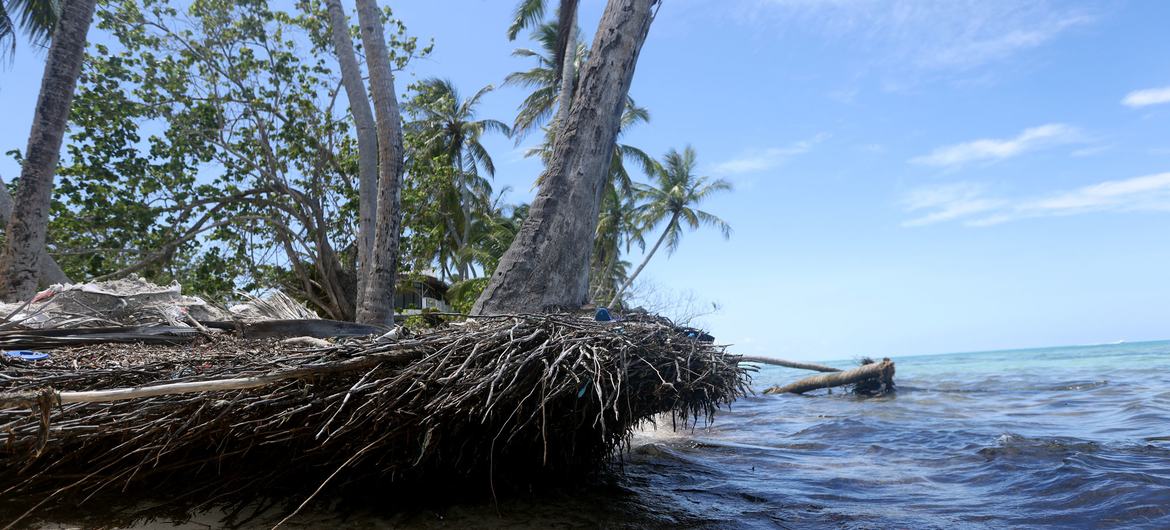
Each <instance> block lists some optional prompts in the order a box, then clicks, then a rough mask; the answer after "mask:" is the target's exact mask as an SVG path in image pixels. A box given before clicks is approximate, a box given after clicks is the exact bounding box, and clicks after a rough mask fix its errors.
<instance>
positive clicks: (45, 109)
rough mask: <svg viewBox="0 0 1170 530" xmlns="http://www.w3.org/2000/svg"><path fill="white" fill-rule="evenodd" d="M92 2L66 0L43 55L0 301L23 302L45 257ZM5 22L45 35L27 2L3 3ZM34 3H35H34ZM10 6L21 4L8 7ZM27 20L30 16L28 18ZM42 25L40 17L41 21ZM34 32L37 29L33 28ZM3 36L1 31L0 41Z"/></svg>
mask: <svg viewBox="0 0 1170 530" xmlns="http://www.w3.org/2000/svg"><path fill="white" fill-rule="evenodd" d="M96 4H97V0H68V1H66V2H64V3H63V4H62V7H61V11H60V17H59V18H58V20H57V24H56V26H55V27H54V29H53V30H52V43H51V44H50V45H49V53H48V55H47V56H46V57H45V73H44V76H43V77H42V78H41V91H40V94H39V95H38V96H37V106H36V111H35V114H34V116H33V123H32V130H31V131H30V132H29V138H28V148H27V149H26V150H25V153H24V156H25V159H24V164H23V165H22V167H21V172H20V185H19V187H18V188H17V190H16V206H15V208H14V209H13V212H12V218H11V219H9V220H8V228H7V230H5V241H4V249H3V252H2V253H0V299H10V300H11V299H25V298H28V297H30V296H32V294H33V293H34V292H35V291H36V288H37V279H38V276H39V275H40V274H39V272H40V268H41V262H42V260H43V256H44V255H45V239H46V235H47V234H46V232H47V231H48V225H49V206H50V204H51V203H52V198H53V177H54V174H55V173H56V171H57V161H58V159H59V158H60V156H61V142H62V140H63V139H64V137H65V126H66V124H67V123H68V121H69V107H70V105H71V104H72V103H73V91H74V89H75V88H77V78H78V77H80V76H81V62H82V59H83V58H84V57H85V44H86V36H87V34H88V33H89V26H90V24H91V23H92V22H93V13H94V8H95V7H96ZM5 5H6V9H5V11H4V20H5V21H7V24H8V26H7V27H8V30H7V34H11V23H12V21H11V14H12V13H13V12H17V13H20V14H21V16H22V25H23V26H24V27H26V28H30V27H31V28H34V29H33V32H34V33H33V34H34V36H35V35H36V34H37V33H36V31H44V28H45V27H46V26H45V25H44V24H43V23H42V24H33V25H31V26H30V24H29V22H28V21H29V20H33V19H37V16H31V15H30V13H34V12H41V11H36V10H33V9H31V8H28V6H32V5H34V4H33V3H32V2H20V3H15V2H7V3H6V4H5ZM36 5H40V2H37V3H36ZM14 6H26V7H25V8H23V9H20V8H18V9H17V10H14V9H12V8H13V7H14ZM30 17H31V18H30ZM41 20H42V21H43V18H42V19H41ZM38 28H39V29H38ZM3 35H5V33H4V32H3V30H2V29H0V37H2V36H3Z"/></svg>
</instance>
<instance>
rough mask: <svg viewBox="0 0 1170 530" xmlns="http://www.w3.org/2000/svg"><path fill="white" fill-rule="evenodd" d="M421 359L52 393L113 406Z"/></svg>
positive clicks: (7, 403) (2, 403)
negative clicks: (138, 400) (113, 403)
mask: <svg viewBox="0 0 1170 530" xmlns="http://www.w3.org/2000/svg"><path fill="white" fill-rule="evenodd" d="M420 357H422V353H420V352H405V353H391V354H374V355H367V356H364V357H357V358H354V359H347V360H345V361H341V362H335V363H329V364H321V365H315V366H306V367H302V368H291V369H288V370H275V371H272V372H269V373H266V374H261V375H256V376H251V377H233V378H227V379H210V380H205V381H187V382H183V383H167V384H162V385H149V386H140V387H131V388H111V389H107V390H87V391H73V392H69V391H65V392H57V391H52V390H50V391H49V393H50V395H51V396H52V397H53V401H54V402H55V403H57V404H61V405H65V404H69V403H112V402H115V401H125V400H127V399H138V398H147V397H157V396H173V395H179V394H193V393H197V392H222V391H225V390H246V389H249V388H259V387H262V386H268V385H271V384H274V383H280V382H283V381H288V380H290V379H305V378H309V377H316V376H320V375H325V374H335V373H342V372H349V371H353V370H361V369H365V368H370V367H372V366H374V365H377V364H379V363H382V362H386V361H410V360H414V359H417V358H420ZM44 393H45V391H43V390H42V391H29V392H10V393H0V409H3V408H9V407H23V406H28V405H29V404H30V403H36V402H37V400H38V399H40V396H42V395H43V394H44Z"/></svg>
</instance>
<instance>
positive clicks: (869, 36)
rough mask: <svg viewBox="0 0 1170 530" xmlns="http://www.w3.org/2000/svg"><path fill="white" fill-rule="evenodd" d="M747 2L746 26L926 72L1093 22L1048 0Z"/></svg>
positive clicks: (985, 58)
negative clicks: (849, 46) (780, 27)
mask: <svg viewBox="0 0 1170 530" xmlns="http://www.w3.org/2000/svg"><path fill="white" fill-rule="evenodd" d="M749 5H750V7H747V8H745V11H744V13H743V15H744V16H743V17H742V18H743V20H746V21H751V23H756V24H758V23H761V22H768V21H775V20H777V19H779V20H780V21H782V22H791V23H794V24H798V25H799V27H800V28H801V29H811V30H819V31H823V32H826V33H829V34H831V35H836V36H840V37H842V38H848V39H850V40H852V41H857V42H861V43H864V45H865V46H866V48H867V51H878V52H879V53H890V54H892V55H893V57H892V61H893V62H895V63H897V64H902V65H912V66H917V67H920V68H926V69H961V70H966V69H970V68H974V67H977V66H980V65H983V64H986V63H989V62H993V61H997V60H1001V59H1004V58H1007V57H1010V56H1012V55H1014V54H1017V53H1019V52H1022V51H1025V50H1029V49H1033V48H1037V47H1039V46H1042V45H1044V44H1046V43H1048V42H1050V41H1052V40H1054V39H1055V38H1057V37H1058V36H1059V35H1061V34H1062V33H1064V32H1066V31H1067V30H1069V29H1070V28H1073V27H1076V26H1080V25H1084V24H1088V23H1091V22H1092V21H1093V20H1094V16H1093V15H1092V14H1090V13H1088V12H1087V11H1085V10H1083V9H1079V8H1075V7H1069V6H1068V5H1067V4H1063V3H1057V2H1053V1H1051V0H952V1H946V2H923V1H921V0H757V1H756V2H755V3H754V4H749Z"/></svg>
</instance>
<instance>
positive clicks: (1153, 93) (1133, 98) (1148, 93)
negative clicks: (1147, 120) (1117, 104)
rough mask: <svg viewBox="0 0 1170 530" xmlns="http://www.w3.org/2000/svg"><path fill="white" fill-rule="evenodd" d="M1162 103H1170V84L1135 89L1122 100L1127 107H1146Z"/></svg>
mask: <svg viewBox="0 0 1170 530" xmlns="http://www.w3.org/2000/svg"><path fill="white" fill-rule="evenodd" d="M1161 103H1170V86H1165V87H1162V88H1147V89H1145V90H1134V91H1133V92H1130V93H1128V94H1126V95H1125V99H1122V100H1121V104H1122V105H1125V106H1127V107H1145V106H1147V105H1158V104H1161Z"/></svg>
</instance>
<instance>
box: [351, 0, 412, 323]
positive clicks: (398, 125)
mask: <svg viewBox="0 0 1170 530" xmlns="http://www.w3.org/2000/svg"><path fill="white" fill-rule="evenodd" d="M357 11H358V20H359V22H360V25H361V34H362V45H363V46H365V49H366V64H367V68H368V69H369V72H370V91H371V92H372V93H373V96H374V116H375V117H376V119H377V127H378V221H377V227H376V228H375V230H374V248H373V249H372V252H370V254H371V259H370V267H369V274H368V276H367V278H366V294H365V296H363V297H362V303H361V305H360V306H358V311H357V321H358V322H361V323H364V324H381V325H385V324H392V323H393V322H394V280H395V276H396V273H397V269H398V232H399V227H400V225H401V223H402V215H401V208H400V206H401V200H402V198H401V196H400V190H401V188H402V118H401V116H400V114H399V112H398V98H397V97H396V96H395V94H394V74H393V73H391V72H390V52H389V51H388V50H387V49H386V36H385V32H384V29H383V27H382V12H381V10H379V9H378V3H377V1H376V0H357Z"/></svg>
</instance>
